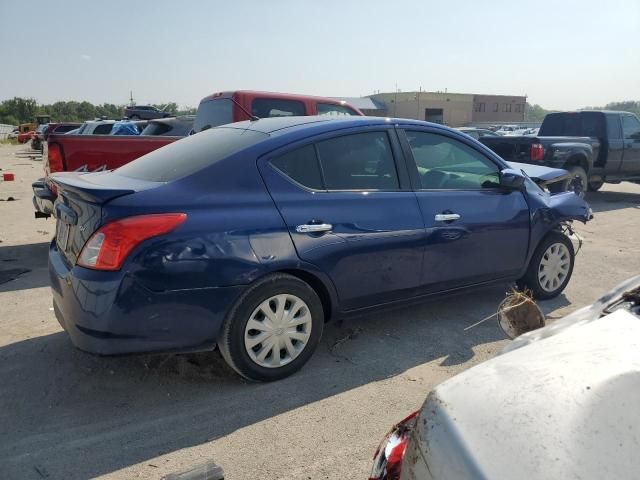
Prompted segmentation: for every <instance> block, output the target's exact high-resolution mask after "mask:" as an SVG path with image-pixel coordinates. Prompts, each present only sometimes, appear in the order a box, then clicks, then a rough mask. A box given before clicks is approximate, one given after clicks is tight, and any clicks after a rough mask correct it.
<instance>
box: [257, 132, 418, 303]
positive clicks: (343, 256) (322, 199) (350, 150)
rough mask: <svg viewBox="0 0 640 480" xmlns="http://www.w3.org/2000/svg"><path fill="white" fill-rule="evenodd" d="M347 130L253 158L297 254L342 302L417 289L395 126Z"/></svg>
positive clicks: (412, 228)
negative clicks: (322, 274)
mask: <svg viewBox="0 0 640 480" xmlns="http://www.w3.org/2000/svg"><path fill="white" fill-rule="evenodd" d="M348 131H349V133H348V134H346V133H344V131H343V133H341V134H336V133H332V134H330V135H328V136H327V135H324V136H322V137H317V138H316V139H315V140H314V141H309V140H307V141H305V142H306V143H305V142H303V143H302V144H300V143H298V144H296V145H292V146H289V147H286V148H285V149H280V150H278V151H276V152H273V153H272V154H270V155H268V156H266V157H264V158H262V159H260V161H259V165H260V170H261V173H262V175H263V178H264V179H265V182H266V184H267V186H268V188H269V191H270V193H271V195H272V197H273V199H274V201H275V203H276V206H277V208H278V210H279V211H280V213H281V215H282V217H283V218H284V221H285V223H286V224H287V227H288V230H289V233H290V235H291V238H292V239H293V242H294V244H295V247H296V250H297V252H298V255H299V257H300V258H301V259H302V260H304V261H306V262H309V263H311V264H313V265H315V266H317V267H318V268H319V269H321V270H322V271H324V272H325V273H326V274H327V275H328V276H329V277H330V278H331V280H332V281H333V283H334V285H335V287H336V290H337V292H338V296H339V298H340V303H341V308H342V309H343V310H352V309H356V308H361V307H366V306H371V305H376V304H382V303H386V302H389V301H393V300H396V299H400V298H405V297H409V296H412V295H415V294H416V290H417V289H418V288H419V287H420V284H421V270H422V255H423V251H424V249H423V245H422V241H423V239H424V224H423V221H422V216H421V214H420V209H419V207H418V202H417V199H416V196H415V194H414V193H413V192H412V191H411V188H410V185H409V180H408V176H407V172H406V166H405V164H404V161H403V159H401V156H402V153H401V150H400V147H399V144H398V139H397V136H396V134H395V131H394V130H393V128H390V127H376V128H373V129H371V128H365V129H357V130H354V129H349V130H348ZM401 160H402V161H401Z"/></svg>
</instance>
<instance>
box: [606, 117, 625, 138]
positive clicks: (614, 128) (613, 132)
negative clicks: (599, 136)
mask: <svg viewBox="0 0 640 480" xmlns="http://www.w3.org/2000/svg"><path fill="white" fill-rule="evenodd" d="M606 117H607V131H608V132H609V138H611V139H612V140H619V139H621V138H622V132H621V131H620V120H619V117H618V115H607V116H606Z"/></svg>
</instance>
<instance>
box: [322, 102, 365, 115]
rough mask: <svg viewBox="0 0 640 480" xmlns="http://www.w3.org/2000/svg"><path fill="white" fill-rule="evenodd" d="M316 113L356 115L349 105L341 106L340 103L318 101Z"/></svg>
mask: <svg viewBox="0 0 640 480" xmlns="http://www.w3.org/2000/svg"><path fill="white" fill-rule="evenodd" d="M316 113H317V114H318V115H329V116H344V115H358V114H357V113H356V112H355V110H353V109H351V108H349V107H343V106H342V105H333V104H331V103H318V104H317V105H316Z"/></svg>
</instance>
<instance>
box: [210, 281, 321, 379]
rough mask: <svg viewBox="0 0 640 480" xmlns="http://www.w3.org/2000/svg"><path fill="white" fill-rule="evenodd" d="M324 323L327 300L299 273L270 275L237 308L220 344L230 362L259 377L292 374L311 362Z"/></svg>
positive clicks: (247, 374)
mask: <svg viewBox="0 0 640 480" xmlns="http://www.w3.org/2000/svg"><path fill="white" fill-rule="evenodd" d="M323 327H324V311H323V308H322V302H321V301H320V298H319V297H318V295H317V294H316V292H315V291H314V290H313V289H312V288H311V287H310V286H309V285H308V284H307V283H305V282H303V281H302V280H300V279H299V278H297V277H294V276H292V275H287V274H281V273H279V274H273V275H269V276H267V277H265V278H263V279H261V280H259V281H258V282H256V283H255V284H254V285H252V286H251V287H250V288H249V290H247V291H246V292H245V293H244V294H243V295H242V296H241V297H240V298H239V299H238V300H237V301H236V303H235V304H234V306H233V307H232V308H231V310H230V312H229V314H228V315H227V318H226V320H225V323H224V326H223V329H222V333H221V335H220V338H219V339H218V346H219V347H220V352H221V353H222V356H223V357H224V359H225V360H226V361H227V363H228V364H229V365H230V366H231V367H232V368H233V369H234V370H235V371H236V372H238V373H239V374H240V375H242V376H243V377H245V378H247V379H249V380H253V381H263V382H265V381H272V380H279V379H281V378H284V377H287V376H289V375H291V374H292V373H294V372H296V371H298V370H299V369H300V368H302V366H303V365H304V364H305V363H307V361H308V360H309V358H311V355H312V354H313V352H314V350H315V349H316V347H317V346H318V343H319V342H320V337H321V336H322V330H323Z"/></svg>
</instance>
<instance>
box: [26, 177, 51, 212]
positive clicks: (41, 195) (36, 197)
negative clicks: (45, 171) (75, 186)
mask: <svg viewBox="0 0 640 480" xmlns="http://www.w3.org/2000/svg"><path fill="white" fill-rule="evenodd" d="M31 188H32V189H33V207H34V208H35V209H36V212H35V216H36V218H43V217H44V218H46V217H50V216H51V215H53V202H55V201H56V195H55V194H54V193H53V192H52V191H51V189H50V188H49V187H48V186H47V184H46V182H45V181H44V179H43V178H41V179H40V180H38V181H37V182H33V183H32V184H31Z"/></svg>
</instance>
